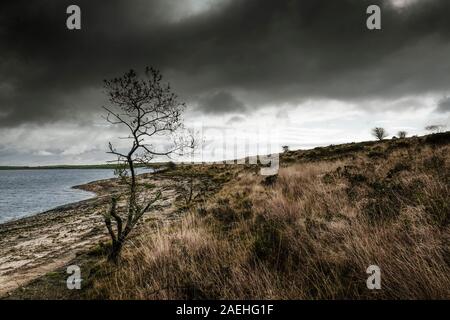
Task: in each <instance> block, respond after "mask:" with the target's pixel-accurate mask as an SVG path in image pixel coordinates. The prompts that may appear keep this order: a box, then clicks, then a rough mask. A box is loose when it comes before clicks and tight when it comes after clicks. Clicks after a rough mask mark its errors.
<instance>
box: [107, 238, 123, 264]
mask: <svg viewBox="0 0 450 320" xmlns="http://www.w3.org/2000/svg"><path fill="white" fill-rule="evenodd" d="M122 246H123V242H122V241H114V242H113V244H112V247H111V251H110V252H109V255H108V261H109V262H112V263H114V264H116V265H117V264H119V259H120V252H121V251H122Z"/></svg>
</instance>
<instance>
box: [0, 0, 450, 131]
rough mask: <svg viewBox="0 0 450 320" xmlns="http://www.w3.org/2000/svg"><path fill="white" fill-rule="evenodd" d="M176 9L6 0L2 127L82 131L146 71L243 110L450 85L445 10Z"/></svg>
mask: <svg viewBox="0 0 450 320" xmlns="http://www.w3.org/2000/svg"><path fill="white" fill-rule="evenodd" d="M197 2H198V1H197ZM181 3H184V4H185V3H186V2H185V1H181V0H180V1H175V0H172V1H167V0H166V1H164V0H158V1H144V0H135V1H126V0H110V1H88V0H81V1H65V0H60V1H21V0H15V1H9V3H5V2H4V1H3V2H2V4H1V5H0V6H1V9H0V125H1V126H14V125H17V124H21V123H27V122H48V121H54V120H58V119H67V118H73V119H78V120H79V121H82V120H83V119H84V117H87V116H88V115H89V113H90V112H95V111H97V110H98V107H99V106H100V105H101V104H102V103H104V101H103V98H102V95H101V92H100V91H99V90H100V89H101V84H102V80H103V79H104V78H109V77H112V76H116V75H118V74H120V73H122V72H124V71H125V70H127V69H129V68H137V69H142V68H143V67H144V66H145V65H152V66H155V67H157V68H159V69H161V70H162V71H163V73H164V74H165V75H166V79H167V80H170V81H171V82H172V84H173V87H174V88H175V89H176V90H177V91H178V92H180V94H181V96H182V97H183V98H184V99H187V100H190V99H193V98H192V97H202V96H203V97H204V96H208V95H211V94H214V92H227V93H228V94H229V95H230V97H233V93H234V92H235V91H239V92H240V93H242V96H245V97H246V98H245V100H243V101H241V104H245V105H246V106H248V107H254V108H256V107H258V106H263V105H265V104H270V103H289V102H295V101H300V100H302V99H308V98H314V97H321V98H322V97H331V98H337V99H359V98H373V97H375V98H387V97H392V96H396V97H398V96H403V95H408V94H421V93H425V92H430V91H436V92H441V91H445V90H448V88H449V85H450V72H448V70H449V63H450V62H449V59H448V57H449V56H450V37H449V36H450V20H449V19H448V13H449V12H450V1H447V0H429V1H416V2H414V4H412V5H410V6H408V7H406V8H404V9H402V10H399V9H395V8H393V7H392V6H389V5H388V4H387V3H388V1H387V0H386V1H381V0H377V1H376V0H370V1H369V0H367V1H366V0H340V1H336V0H303V1H302V0H297V1H295V0H285V1H274V0H235V1H233V0H229V1H224V2H223V4H221V5H217V6H216V7H215V8H213V9H214V10H207V11H204V12H201V13H199V14H197V15H192V16H186V17H183V16H178V15H180V14H182V13H183V10H187V9H186V7H185V5H184V7H181V5H180V4H181ZM374 3H378V4H380V5H383V13H382V27H383V29H382V30H381V31H374V32H371V31H368V30H367V29H366V27H365V21H366V17H367V16H366V14H365V11H366V8H367V6H368V5H369V4H374ZM70 4H77V5H79V6H80V7H81V10H82V30H81V31H69V30H67V29H66V26H65V20H66V17H67V16H66V14H65V11H66V8H67V6H68V5H70ZM224 105H226V103H225V104H220V103H219V104H215V105H214V104H211V105H206V104H203V108H202V109H203V110H204V111H205V112H224V111H226V109H227V108H224ZM229 106H235V104H231V105H229ZM238 106H239V104H238ZM215 108H217V109H215ZM232 109H233V108H231V110H229V111H236V109H235V110H232Z"/></svg>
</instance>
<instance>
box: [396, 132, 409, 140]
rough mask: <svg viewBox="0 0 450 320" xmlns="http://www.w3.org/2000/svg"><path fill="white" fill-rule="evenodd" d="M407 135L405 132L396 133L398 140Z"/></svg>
mask: <svg viewBox="0 0 450 320" xmlns="http://www.w3.org/2000/svg"><path fill="white" fill-rule="evenodd" d="M407 135H408V132H406V131H399V132H398V137H399V138H400V139H405V138H406V136H407Z"/></svg>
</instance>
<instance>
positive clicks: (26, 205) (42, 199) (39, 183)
mask: <svg viewBox="0 0 450 320" xmlns="http://www.w3.org/2000/svg"><path fill="white" fill-rule="evenodd" d="M140 173H142V172H140ZM113 177H114V170H111V169H49V170H46V169H38V170H0V223H2V222H6V221H9V220H13V219H17V218H21V217H24V216H28V215H33V214H36V213H39V212H43V211H47V210H50V209H52V208H55V207H58V206H61V205H64V204H68V203H71V202H77V201H81V200H86V199H89V198H92V197H94V196H95V194H93V193H91V192H87V191H83V190H76V189H72V188H71V187H73V186H76V185H80V184H85V183H88V182H91V181H95V180H102V179H109V178H113Z"/></svg>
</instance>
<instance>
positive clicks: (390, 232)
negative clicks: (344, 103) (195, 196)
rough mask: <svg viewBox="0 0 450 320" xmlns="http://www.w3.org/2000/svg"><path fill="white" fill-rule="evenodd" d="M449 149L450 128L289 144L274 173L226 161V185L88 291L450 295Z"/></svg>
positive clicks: (155, 295)
mask: <svg viewBox="0 0 450 320" xmlns="http://www.w3.org/2000/svg"><path fill="white" fill-rule="evenodd" d="M449 154H450V133H443V134H435V135H430V136H426V137H414V138H408V139H399V140H389V141H383V142H365V143H353V144H346V145H339V146H330V147H326V148H316V149H313V150H308V151H290V152H287V153H285V154H282V156H281V160H282V161H281V163H282V167H281V169H280V171H279V174H278V176H277V177H276V178H265V177H262V176H259V175H258V174H257V173H256V170H254V169H255V168H253V167H248V168H244V167H240V169H236V168H234V167H230V166H228V167H221V168H220V170H221V174H224V175H229V176H230V179H227V180H226V181H228V182H226V183H225V184H224V185H223V187H222V188H221V189H220V191H218V192H216V193H214V195H211V196H208V197H205V198H203V199H202V200H200V201H197V202H196V203H195V204H194V205H191V206H190V207H189V208H190V209H189V213H188V215H187V216H186V217H185V218H183V219H182V221H181V222H180V223H178V224H176V225H172V226H170V227H166V228H162V229H160V230H159V231H158V232H157V233H154V232H151V233H150V232H149V233H145V234H142V235H141V236H139V237H138V238H137V239H135V240H134V241H133V245H129V246H128V247H127V249H126V253H125V258H124V261H123V262H122V264H121V266H120V267H119V268H117V269H116V268H112V267H111V266H109V265H108V264H106V263H105V262H101V263H100V264H99V265H98V266H97V269H96V272H95V273H93V274H94V275H93V276H91V279H90V281H91V282H90V283H91V284H90V286H89V289H88V290H87V291H86V292H85V294H86V297H88V298H102V299H103V298H108V299H186V298H193V299H204V298H208V299H272V298H274V299H335V298H344V299H372V298H374V299H379V298H382V299H386V298H393V299H396V298H403V299H417V298H420V299H422V298H437V299H442V298H447V299H448V298H450V292H449V288H450V277H449V274H450V258H449V257H450V246H449V243H450V242H449V241H450V225H449V221H450V218H449V213H450V192H449V191H450V190H449V188H450V159H449ZM177 170H185V171H188V172H189V170H193V169H189V167H183V168H178V169H177ZM211 170H214V169H211ZM216 170H218V168H216ZM227 170H228V171H227ZM226 172H228V173H226ZM191 173H192V172H191ZM374 264H375V265H378V266H379V267H380V268H381V271H382V290H375V291H371V290H368V289H367V287H366V279H367V276H368V275H367V274H366V269H367V267H368V266H369V265H374Z"/></svg>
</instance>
